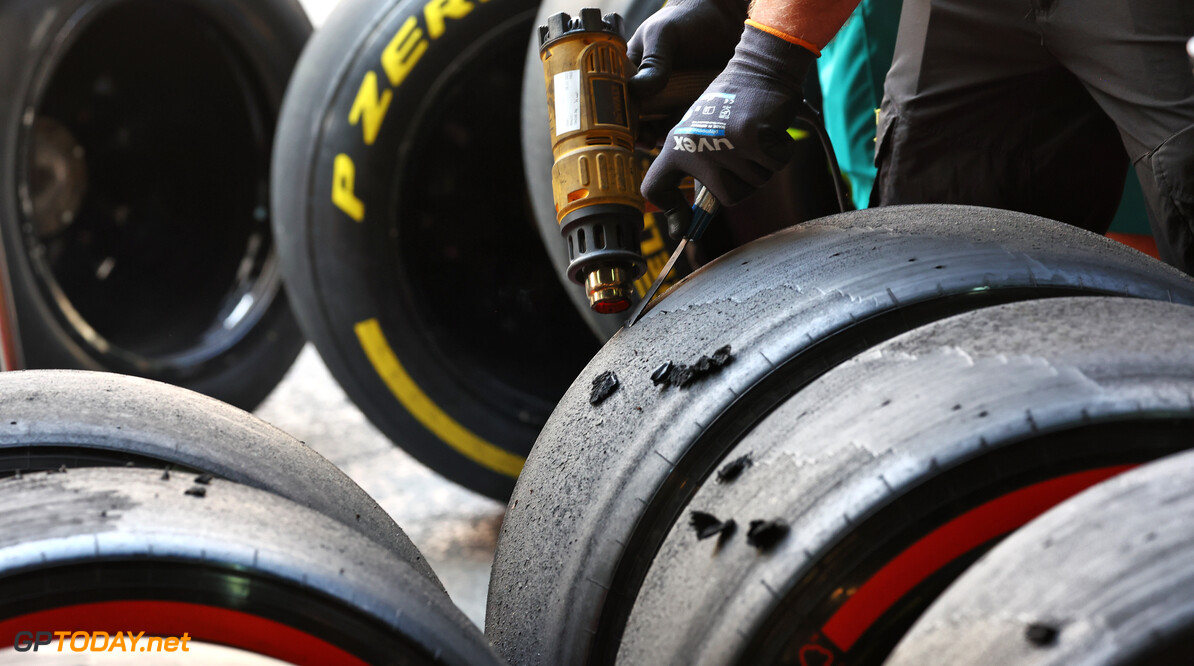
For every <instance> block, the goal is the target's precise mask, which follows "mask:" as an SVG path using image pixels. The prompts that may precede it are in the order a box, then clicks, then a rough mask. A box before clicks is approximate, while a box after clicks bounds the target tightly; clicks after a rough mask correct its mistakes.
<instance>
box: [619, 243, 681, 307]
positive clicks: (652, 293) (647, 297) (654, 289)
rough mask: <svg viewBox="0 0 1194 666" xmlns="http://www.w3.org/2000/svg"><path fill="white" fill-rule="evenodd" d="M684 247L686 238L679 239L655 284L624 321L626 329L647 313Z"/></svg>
mask: <svg viewBox="0 0 1194 666" xmlns="http://www.w3.org/2000/svg"><path fill="white" fill-rule="evenodd" d="M686 245H688V238H687V237H684V238H681V239H680V243H679V244H678V245H676V251H675V252H673V253H672V256H670V257H668V260H667V263H666V264H664V265H663V270H661V271H659V276H658V277H656V278H655V282H653V283H651V288H650V289H648V290H647V293H646V294H644V295H643V300H641V301H639V303H638V305H637V306H635V308H634V312H631V313H630V318H629V319H627V320H626V328H630V327H631V326H634V325H635V323H637V322H638V320H639V318H640V317H642V316H643V313H644V312H646V311H647V306H649V305H650V304H651V300H652V299H654V298H655V294H656V293H657V292H658V291H659V288H660V287H662V286H663V282H664V280H667V276H668V275H671V273H672V268H673V267H675V265H676V261H677V260H678V259H679V258H680V255H682V254H684V246H686Z"/></svg>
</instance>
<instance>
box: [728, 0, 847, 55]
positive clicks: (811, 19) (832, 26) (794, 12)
mask: <svg viewBox="0 0 1194 666" xmlns="http://www.w3.org/2000/svg"><path fill="white" fill-rule="evenodd" d="M858 3H859V0H754V2H751V3H750V9H749V11H748V12H747V15H748V16H749V18H750V20H752V21H755V22H757V23H759V24H762V25H764V26H767V27H768V28H771V29H773V30H776V31H778V32H781V33H783V34H785V35H788V36H791V37H794V38H796V39H799V40H801V41H804V42H807V43H808V45H809V46H811V47H812V48H813V49H814V50H815V51H817V52H820V50H821V49H823V48H825V45H826V44H828V43H829V40H831V39H833V36H834V35H836V34H837V31H838V30H841V28H842V24H844V23H845V22H846V19H848V18H850V14H852V13H853V12H854V8H855V7H857V6H858Z"/></svg>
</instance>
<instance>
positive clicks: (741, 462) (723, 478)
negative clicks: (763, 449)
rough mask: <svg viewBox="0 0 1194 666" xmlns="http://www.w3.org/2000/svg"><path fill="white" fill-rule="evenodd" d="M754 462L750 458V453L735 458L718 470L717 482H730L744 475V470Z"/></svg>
mask: <svg viewBox="0 0 1194 666" xmlns="http://www.w3.org/2000/svg"><path fill="white" fill-rule="evenodd" d="M753 464H754V462H753V461H751V459H750V454H749V453H748V454H746V455H744V456H742V457H740V458H735V459H734V460H731V461H730V462H728V463H726V464H725V466H723V467H722V468H721V469H719V470H717V482H718V483H729V482H730V481H733V480H734V479H737V478H738V477H739V476H741V475H742V472H743V470H745V469H746V468H747V467H750V466H751V465H753Z"/></svg>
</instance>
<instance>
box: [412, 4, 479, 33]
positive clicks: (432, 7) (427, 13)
mask: <svg viewBox="0 0 1194 666" xmlns="http://www.w3.org/2000/svg"><path fill="white" fill-rule="evenodd" d="M471 11H473V3H471V2H469V0H431V2H428V3H427V4H426V5H423V17H424V18H426V19H427V34H429V35H431V38H432V39H438V38H439V36H440V35H442V34H444V19H445V18H450V19H462V18H464V17H465V16H468V13H469V12H471Z"/></svg>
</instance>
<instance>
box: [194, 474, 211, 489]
mask: <svg viewBox="0 0 1194 666" xmlns="http://www.w3.org/2000/svg"><path fill="white" fill-rule="evenodd" d="M212 478H214V477H212V475H211V474H200V475H199V476H197V477H195V483H199V484H202V485H205V486H207V485H211V480H212Z"/></svg>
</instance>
